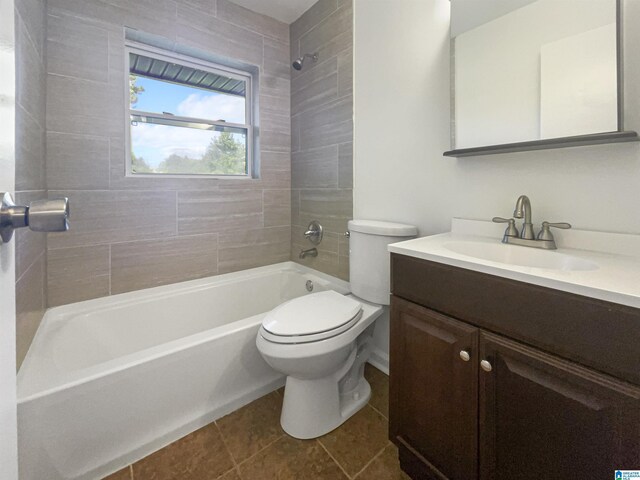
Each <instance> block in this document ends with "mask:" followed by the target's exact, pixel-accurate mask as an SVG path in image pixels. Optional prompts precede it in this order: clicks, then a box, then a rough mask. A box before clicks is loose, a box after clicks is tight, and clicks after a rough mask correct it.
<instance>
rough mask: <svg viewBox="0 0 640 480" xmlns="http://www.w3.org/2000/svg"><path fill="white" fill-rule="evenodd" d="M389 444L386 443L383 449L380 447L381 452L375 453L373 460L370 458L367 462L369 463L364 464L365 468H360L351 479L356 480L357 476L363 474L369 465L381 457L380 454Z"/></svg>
mask: <svg viewBox="0 0 640 480" xmlns="http://www.w3.org/2000/svg"><path fill="white" fill-rule="evenodd" d="M389 443H390V442H387V444H386V445H385V446H384V447H382V450H380V451H379V452H378V453H376V454H375V455H374V456H373V458H372V459H371V460H369V461H368V462H367V463H366V464H365V466H364V467H362V469H361V470H360V471H359V472H358V473H356V474H355V475H354V476H353V478H358V475H360V474H361V473H362V472H364V471H365V470H366V469H367V467H368V466H369V465H371V464H372V463H373V462H374V460H375V459H376V458H378V457H379V456H381V455H382V453H383V452H384V451H385V450H386V449H387V447H388V446H389Z"/></svg>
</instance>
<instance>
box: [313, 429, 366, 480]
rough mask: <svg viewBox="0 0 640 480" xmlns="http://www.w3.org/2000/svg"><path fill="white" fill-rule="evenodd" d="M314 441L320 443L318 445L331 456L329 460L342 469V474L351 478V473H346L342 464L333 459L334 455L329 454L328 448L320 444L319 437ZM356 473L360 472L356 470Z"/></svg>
mask: <svg viewBox="0 0 640 480" xmlns="http://www.w3.org/2000/svg"><path fill="white" fill-rule="evenodd" d="M316 442H318V445H320V447H321V448H322V449H323V450H324V451H325V452H327V455H329V457H330V458H331V460H333V461H334V462H335V464H336V465H338V468H339V469H340V470H342V473H344V474H345V476H346V477H347V478H351V475H349V474H348V473H347V471H346V470H345V469H344V468H342V465H340V462H338V460H336V459H335V457H334V456H333V455H331V452H330V451H329V449H327V447H325V446H324V445H323V444H322V442H321V441H320V439H319V438H318V439H316ZM358 473H360V472H358Z"/></svg>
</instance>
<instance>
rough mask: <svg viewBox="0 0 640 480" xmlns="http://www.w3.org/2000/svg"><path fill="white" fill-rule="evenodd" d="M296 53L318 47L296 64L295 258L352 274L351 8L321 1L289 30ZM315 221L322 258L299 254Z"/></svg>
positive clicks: (340, 1) (343, 2)
mask: <svg viewBox="0 0 640 480" xmlns="http://www.w3.org/2000/svg"><path fill="white" fill-rule="evenodd" d="M289 33H290V44H291V58H292V59H294V58H296V57H298V56H299V55H302V54H304V53H311V54H313V53H317V54H318V57H319V58H318V61H317V63H312V62H311V61H310V60H309V59H307V61H306V62H305V64H304V67H303V69H302V70H301V71H295V70H293V69H292V70H291V72H292V73H291V115H292V117H291V188H292V190H291V205H292V215H291V223H292V226H291V258H292V260H294V261H298V262H300V263H303V264H305V265H309V266H311V267H312V268H315V269H318V270H321V271H323V272H326V273H328V274H331V275H335V276H338V277H341V278H343V279H346V280H348V278H349V245H348V241H347V239H346V237H345V236H344V232H345V231H346V230H347V222H348V221H349V220H350V219H351V218H352V216H353V194H352V183H353V182H352V178H353V6H352V2H351V1H350V0H319V1H318V2H317V3H316V4H314V5H313V6H312V7H311V8H310V9H309V10H307V11H306V12H305V13H304V14H303V15H302V16H301V17H300V18H299V19H298V20H296V21H295V22H294V23H292V24H291V26H290V28H289ZM311 220H319V221H320V223H321V224H322V226H323V227H324V231H325V234H324V240H323V241H322V243H321V244H320V245H319V246H318V251H319V255H318V257H317V258H306V259H304V260H300V259H299V258H298V254H299V252H300V249H302V248H310V247H312V246H313V245H311V244H310V243H309V241H307V240H306V239H305V238H304V235H303V234H304V231H305V230H306V226H307V225H308V224H309V222H310V221H311Z"/></svg>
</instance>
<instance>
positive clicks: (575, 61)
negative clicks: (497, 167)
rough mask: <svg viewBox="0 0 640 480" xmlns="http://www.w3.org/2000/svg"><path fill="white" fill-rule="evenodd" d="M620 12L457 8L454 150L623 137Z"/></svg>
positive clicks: (520, 1) (577, 3) (509, 3)
mask: <svg viewBox="0 0 640 480" xmlns="http://www.w3.org/2000/svg"><path fill="white" fill-rule="evenodd" d="M618 9H619V5H618V1H617V0H451V37H452V65H451V66H452V87H453V95H454V104H455V107H454V109H453V115H454V118H453V127H452V128H453V132H452V137H453V139H452V141H453V145H454V147H453V148H454V149H456V150H460V149H475V148H478V147H485V148H484V150H491V149H490V148H486V147H490V146H500V145H505V144H510V145H512V144H523V143H529V144H533V145H534V146H535V145H536V144H538V145H540V144H545V143H548V144H550V145H553V144H557V143H562V142H559V141H558V139H562V138H567V137H571V138H572V139H573V140H575V139H576V138H577V137H579V136H592V137H593V136H595V137H593V138H598V137H597V136H598V135H600V134H603V133H611V132H614V133H616V132H621V131H622V125H621V108H620V102H619V80H620V79H619V72H620V61H619V54H618V38H619V25H618ZM614 136H615V135H614ZM593 138H591V140H593ZM591 143H593V142H591ZM598 143H603V142H598ZM540 148H551V147H544V146H543V147H540ZM521 149H530V148H521ZM511 151H513V150H511ZM449 153H451V152H447V154H449ZM454 156H458V155H454Z"/></svg>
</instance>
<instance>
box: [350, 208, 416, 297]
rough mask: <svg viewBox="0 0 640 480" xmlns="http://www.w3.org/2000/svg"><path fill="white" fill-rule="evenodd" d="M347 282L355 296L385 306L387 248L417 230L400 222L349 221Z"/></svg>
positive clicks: (406, 238) (408, 237)
mask: <svg viewBox="0 0 640 480" xmlns="http://www.w3.org/2000/svg"><path fill="white" fill-rule="evenodd" d="M349 234H350V237H349V280H350V283H351V291H352V292H353V294H354V295H356V296H357V297H360V298H361V299H363V300H367V301H368V302H372V303H377V304H378V305H389V292H390V283H389V279H390V274H391V272H390V265H389V263H390V262H389V252H388V251H387V245H389V244H390V243H396V242H401V241H403V240H409V239H411V238H414V237H415V236H416V235H417V234H418V229H417V228H416V227H414V226H413V225H405V224H403V223H391V222H379V221H376V220H351V221H349Z"/></svg>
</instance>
